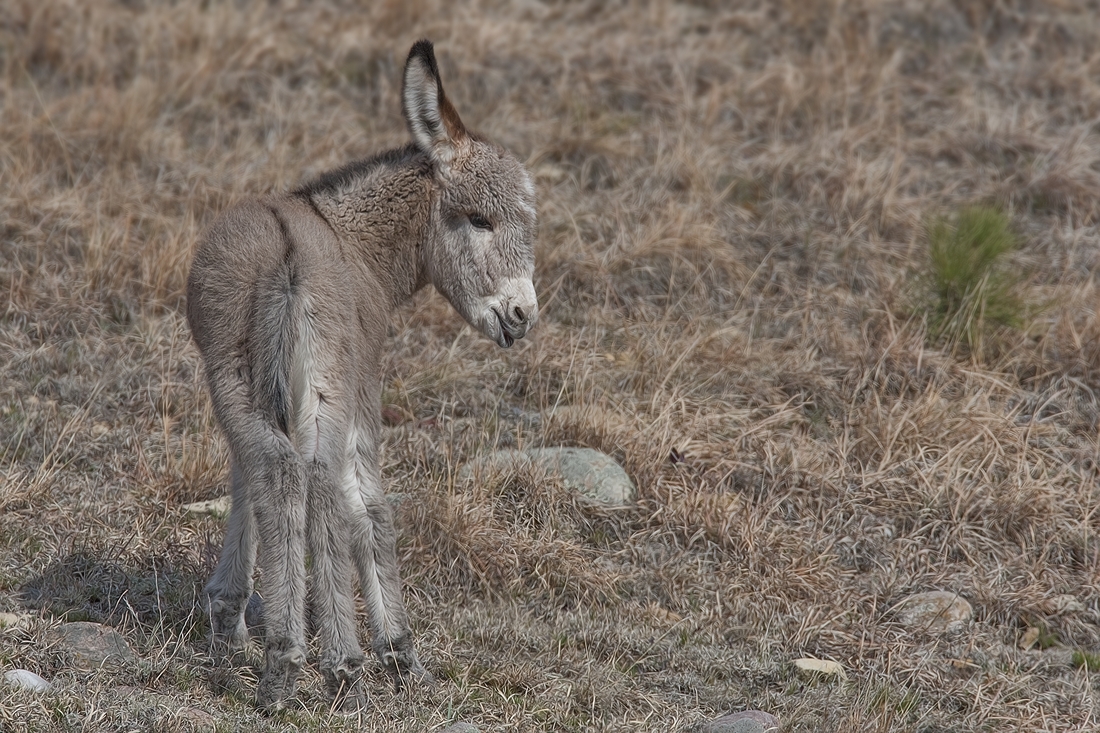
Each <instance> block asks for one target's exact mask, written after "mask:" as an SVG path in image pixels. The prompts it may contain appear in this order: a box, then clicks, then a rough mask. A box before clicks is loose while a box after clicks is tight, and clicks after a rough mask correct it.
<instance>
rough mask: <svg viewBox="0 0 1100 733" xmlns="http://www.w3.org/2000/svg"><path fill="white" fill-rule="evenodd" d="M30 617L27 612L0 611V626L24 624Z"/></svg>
mask: <svg viewBox="0 0 1100 733" xmlns="http://www.w3.org/2000/svg"><path fill="white" fill-rule="evenodd" d="M32 618H34V617H33V616H31V615H30V614H29V613H0V628H7V627H9V626H12V627H15V626H26V625H27V622H28V621H30V620H31V619H32Z"/></svg>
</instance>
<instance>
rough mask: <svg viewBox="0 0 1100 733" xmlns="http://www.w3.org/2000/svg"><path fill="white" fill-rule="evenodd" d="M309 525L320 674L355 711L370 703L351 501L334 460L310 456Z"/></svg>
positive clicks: (336, 699)
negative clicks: (352, 540) (360, 631)
mask: <svg viewBox="0 0 1100 733" xmlns="http://www.w3.org/2000/svg"><path fill="white" fill-rule="evenodd" d="M306 480H307V483H308V487H309V488H308V491H309V509H308V512H309V514H308V520H307V529H308V532H307V534H308V536H309V552H310V556H311V557H312V559H313V569H312V577H311V578H310V581H311V582H310V607H311V608H312V610H313V614H314V619H315V621H316V623H317V631H318V633H319V635H320V644H321V660H320V667H321V676H322V677H323V678H324V680H325V687H326V688H327V690H328V693H329V695H330V697H331V698H332V701H333V707H334V708H336V709H337V710H341V711H344V712H355V711H358V710H360V709H362V708H363V707H364V706H365V705H366V695H365V693H364V692H363V682H362V676H363V649H362V647H360V646H359V638H358V636H357V634H356V629H355V598H354V595H353V586H352V570H351V557H350V555H349V548H348V544H349V541H350V533H349V530H348V504H347V498H346V497H345V496H344V495H343V492H342V490H341V488H340V485H339V482H338V480H337V479H336V476H335V475H334V473H333V470H332V464H331V463H328V462H326V461H322V460H314V461H311V462H310V463H309V464H308V465H307V467H306Z"/></svg>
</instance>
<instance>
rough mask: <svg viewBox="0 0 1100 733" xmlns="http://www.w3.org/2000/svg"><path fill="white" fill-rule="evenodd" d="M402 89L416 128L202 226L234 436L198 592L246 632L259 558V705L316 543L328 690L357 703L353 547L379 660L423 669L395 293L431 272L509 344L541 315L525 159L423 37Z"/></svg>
mask: <svg viewBox="0 0 1100 733" xmlns="http://www.w3.org/2000/svg"><path fill="white" fill-rule="evenodd" d="M401 97H402V110H403V112H404V117H405V122H406V124H407V126H408V129H409V133H410V135H411V137H412V141H411V143H409V144H407V145H406V146H405V147H403V148H399V149H396V150H390V151H387V152H384V153H381V154H380V155H377V156H376V157H374V158H370V159H368V160H363V161H359V162H355V163H351V164H350V165H347V166H346V167H344V168H341V169H339V170H336V171H333V172H330V173H327V174H325V175H322V176H321V177H320V178H318V179H317V180H315V181H313V182H311V183H307V184H306V185H304V186H302V187H301V188H299V189H297V190H295V191H292V192H291V193H288V194H283V195H274V196H269V197H266V198H261V199H255V200H250V201H246V202H244V203H241V204H238V205H236V206H234V207H232V208H230V209H229V210H228V211H226V212H224V213H223V214H222V215H221V216H220V217H218V218H217V219H216V220H215V221H214V222H213V223H212V224H211V225H210V227H209V228H208V229H207V230H206V232H205V233H204V235H203V237H202V239H201V241H200V242H199V245H198V248H197V250H196V252H195V257H194V260H193V262H192V265H191V273H190V276H189V278H188V281H187V321H188V323H189V324H190V327H191V333H192V334H193V336H194V339H195V342H196V344H197V345H198V348H199V351H200V353H201V354H202V358H203V362H204V364H205V367H206V379H207V384H208V386H209V389H210V396H211V401H212V403H213V407H214V414H215V417H216V418H217V421H218V423H219V424H220V426H221V428H222V430H223V432H224V433H225V436H226V439H227V441H228V444H229V448H230V453H231V461H230V476H231V486H232V489H231V490H232V497H233V509H232V512H231V513H230V517H229V523H228V528H227V530H226V536H225V544H224V547H223V549H222V554H221V558H220V560H219V562H218V565H217V568H216V569H215V571H214V574H213V577H212V578H211V579H210V581H209V582H208V583H207V585H206V588H205V601H206V605H207V610H208V613H209V615H210V625H211V631H212V637H213V643H214V646H215V649H216V650H218V652H219V653H221V654H232V653H236V652H238V651H241V650H242V649H244V648H245V647H247V645H248V629H247V628H246V626H245V621H244V613H245V606H246V604H247V602H248V599H249V597H250V595H251V594H252V588H253V578H252V576H253V571H254V566H255V564H256V562H257V559H258V561H259V566H260V569H261V571H262V574H263V581H264V595H265V597H266V602H265V610H264V628H265V637H266V638H265V643H264V666H263V671H262V674H261V676H260V681H259V685H258V688H257V692H256V697H257V702H258V704H259V705H260V706H261V707H262V708H264V709H267V710H277V709H280V708H282V707H283V706H284V705H285V704H286V702H287V701H288V700H289V699H290V698H292V697H293V695H294V692H295V686H296V682H297V678H298V675H299V672H300V670H301V668H302V666H303V664H304V663H305V660H306V600H307V599H306V592H307V583H306V574H307V573H306V554H307V552H308V553H309V555H310V557H311V559H312V564H311V572H310V574H311V576H312V577H311V578H310V582H309V593H310V595H309V604H310V608H311V611H312V614H313V617H314V620H315V622H316V628H317V632H318V637H319V643H320V646H321V654H320V659H319V667H320V671H321V674H322V676H323V678H324V680H325V685H326V688H327V691H328V693H329V695H330V696H331V697H332V699H333V701H334V705H335V706H336V707H337V708H338V709H342V710H346V711H354V710H356V709H359V708H360V707H361V706H363V705H364V704H365V702H366V697H365V693H364V691H363V685H362V679H361V678H362V667H363V664H364V655H363V651H362V648H361V647H360V645H359V641H358V638H357V635H356V624H355V605H354V589H353V587H352V565H353V564H354V566H355V567H356V568H357V569H358V573H359V582H360V588H361V590H362V594H363V597H364V600H365V605H366V607H367V609H368V610H369V618H370V627H371V633H372V637H373V638H372V642H373V643H372V647H373V650H374V652H375V654H376V655H377V656H378V658H379V660H380V661H381V663H382V665H383V667H384V668H385V669H386V670H387V671H388V672H389V674H390V675H392V676H393V678H394V680H395V683H396V684H397V685H398V687H400V686H401V684H402V683H403V682H404V681H406V680H408V679H410V678H411V679H417V678H424V679H430V676H429V675H428V674H427V672H426V671H425V670H424V667H423V666H422V665H421V663H420V662H419V661H418V659H417V655H416V652H415V650H414V648H413V642H412V635H411V632H410V630H409V621H408V616H407V613H406V610H405V605H404V602H403V600H402V595H401V578H400V574H399V570H398V566H397V554H396V550H395V546H394V545H395V539H396V532H395V530H394V522H393V515H392V511H391V509H390V507H389V504H388V502H387V501H386V499H385V496H384V494H383V492H382V488H381V481H380V471H379V439H380V434H381V417H380V415H381V378H380V375H381V360H382V355H383V349H384V348H385V345H386V337H387V329H388V324H389V321H390V316H391V314H392V312H393V311H394V309H395V308H397V307H398V306H399V305H400V304H402V303H404V302H406V301H408V300H409V298H410V297H411V296H412V295H413V293H415V292H416V291H418V290H420V289H421V288H422V287H424V286H425V285H427V284H429V283H431V284H432V285H433V286H435V288H436V289H437V290H438V291H439V292H440V293H442V294H443V296H444V297H446V298H447V300H448V301H450V303H451V305H452V306H454V308H455V309H456V310H457V311H458V312H459V313H460V314H461V315H462V316H463V318H465V319H466V320H467V321H468V322H469V323H470V324H471V325H472V326H474V327H475V328H477V329H478V330H480V331H481V332H482V333H483V334H485V335H486V336H488V337H489V338H490V339H492V340H493V341H495V342H496V343H497V344H498V345H500V346H501V347H503V348H508V347H510V346H511V345H512V344H513V343H514V342H515V340H516V339H520V338H522V337H523V336H524V335H526V334H527V332H528V329H530V328H531V326H532V325H533V324H534V323H535V320H536V318H537V316H538V302H537V300H536V297H535V289H534V285H533V284H532V276H533V274H534V239H535V232H536V220H535V188H534V185H533V184H532V181H531V177H530V175H529V174H528V172H527V170H526V169H525V168H524V166H523V165H522V164H521V163H520V162H519V161H518V160H517V159H516V158H515V157H514V156H513V155H512V154H510V153H509V152H507V151H505V150H504V149H503V148H501V147H500V146H498V145H495V144H493V143H491V142H489V141H488V140H486V139H484V138H482V137H480V136H478V135H476V134H474V133H473V132H470V131H469V130H467V129H466V127H465V126H464V125H463V124H462V120H461V119H460V118H459V116H458V113H457V112H456V111H455V108H454V107H453V106H452V105H451V102H450V101H449V100H448V99H447V97H446V96H445V95H444V93H443V84H442V82H441V81H440V77H439V69H438V67H437V65H436V60H435V52H434V50H433V48H432V44H431V43H430V42H429V41H426V40H421V41H418V42H417V43H416V44H414V45H413V47H412V50H411V51H410V52H409V56H408V59H407V60H406V62H405V70H404V77H403V83H402V91H401ZM257 546H258V548H257ZM257 550H258V552H257ZM257 555H258V557H257Z"/></svg>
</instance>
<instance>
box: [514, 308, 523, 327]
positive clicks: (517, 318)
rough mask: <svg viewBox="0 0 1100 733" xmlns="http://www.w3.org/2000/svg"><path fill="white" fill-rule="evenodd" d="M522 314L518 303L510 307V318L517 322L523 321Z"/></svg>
mask: <svg viewBox="0 0 1100 733" xmlns="http://www.w3.org/2000/svg"><path fill="white" fill-rule="evenodd" d="M523 316H524V313H523V309H522V308H520V307H519V306H518V305H517V306H515V307H514V308H512V318H513V319H514V320H515V321H517V322H518V323H523V320H524V318H523Z"/></svg>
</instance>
